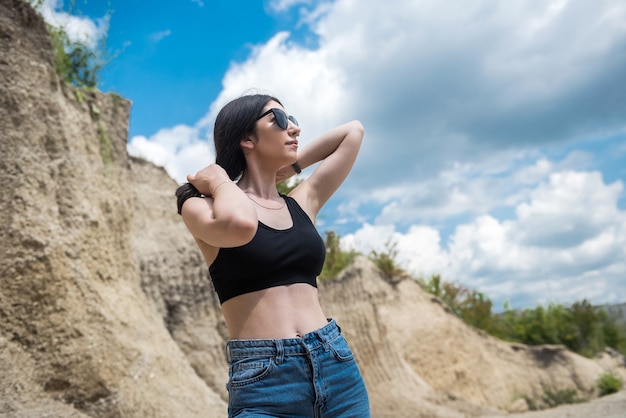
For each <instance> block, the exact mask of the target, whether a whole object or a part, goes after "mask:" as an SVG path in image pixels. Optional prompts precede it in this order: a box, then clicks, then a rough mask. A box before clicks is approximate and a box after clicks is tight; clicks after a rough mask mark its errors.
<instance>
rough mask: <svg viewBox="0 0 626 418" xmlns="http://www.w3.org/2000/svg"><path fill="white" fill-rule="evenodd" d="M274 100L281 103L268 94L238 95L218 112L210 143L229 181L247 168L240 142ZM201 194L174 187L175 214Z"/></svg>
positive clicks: (187, 185)
mask: <svg viewBox="0 0 626 418" xmlns="http://www.w3.org/2000/svg"><path fill="white" fill-rule="evenodd" d="M270 100H273V101H275V102H277V103H279V104H280V105H281V106H282V103H281V102H280V100H278V99H277V98H275V97H272V96H269V95H267V94H252V95H246V96H241V97H239V98H237V99H235V100H233V101H231V102H229V103H227V104H226V105H225V106H224V107H223V108H222V109H221V110H220V111H219V113H218V114H217V117H216V118H215V125H214V127H213V143H214V144H215V163H216V164H218V165H220V166H221V167H222V168H223V169H224V170H226V173H227V174H228V177H230V179H231V180H235V179H237V178H238V177H239V176H241V175H242V174H243V172H244V170H245V169H246V159H245V158H244V155H243V151H242V150H241V146H240V142H241V140H242V139H244V138H245V137H246V136H247V135H249V134H256V121H257V119H258V117H259V115H261V113H262V111H263V108H264V107H265V105H266V104H267V102H269V101H270ZM197 196H202V194H201V193H200V192H199V191H198V190H197V189H196V188H195V187H193V185H192V184H190V183H186V184H183V185H182V186H180V187H178V188H177V189H176V199H177V206H178V214H179V215H180V212H181V210H182V207H183V203H185V201H186V200H187V199H189V198H190V197H197Z"/></svg>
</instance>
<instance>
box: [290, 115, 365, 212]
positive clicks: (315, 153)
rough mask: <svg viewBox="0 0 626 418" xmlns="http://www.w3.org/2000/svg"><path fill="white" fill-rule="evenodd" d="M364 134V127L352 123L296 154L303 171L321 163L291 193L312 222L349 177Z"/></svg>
mask: <svg viewBox="0 0 626 418" xmlns="http://www.w3.org/2000/svg"><path fill="white" fill-rule="evenodd" d="M363 134H364V129H363V125H362V124H361V122H359V121H357V120H354V121H352V122H348V123H345V124H343V125H340V126H338V127H336V128H334V129H331V130H330V131H328V132H326V133H325V134H322V135H321V136H319V137H318V138H316V139H315V140H314V141H313V142H311V143H310V144H309V145H308V146H307V147H305V148H304V149H303V150H302V151H301V152H299V153H298V164H300V167H301V168H303V169H304V168H306V167H309V166H311V165H313V164H315V163H317V162H320V161H321V164H320V165H319V166H318V167H317V168H316V169H315V171H314V172H313V174H311V176H310V177H309V178H307V179H306V180H305V181H304V182H302V183H301V184H299V185H298V186H297V187H296V188H295V189H294V190H293V191H292V193H291V195H292V196H294V197H295V198H296V199H298V200H300V201H301V203H304V204H305V206H306V209H305V210H306V211H307V213H308V214H309V216H311V218H312V219H315V216H316V215H317V213H318V212H319V210H320V209H321V208H322V206H323V205H324V204H325V203H326V202H327V201H328V199H330V197H331V196H332V195H333V193H335V191H336V190H337V189H338V188H339V186H340V185H341V183H343V181H344V180H345V179H346V177H348V174H349V173H350V170H351V169H352V166H353V165H354V162H355V161H356V157H357V155H358V153H359V149H360V148H361V142H362V141H363ZM292 170H293V169H292ZM301 199H303V201H302V200H301ZM305 202H306V203H305Z"/></svg>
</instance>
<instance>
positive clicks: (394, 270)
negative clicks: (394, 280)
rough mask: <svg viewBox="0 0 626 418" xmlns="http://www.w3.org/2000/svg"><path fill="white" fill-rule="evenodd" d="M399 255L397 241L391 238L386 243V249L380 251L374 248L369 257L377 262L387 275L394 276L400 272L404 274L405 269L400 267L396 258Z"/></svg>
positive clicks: (377, 265)
mask: <svg viewBox="0 0 626 418" xmlns="http://www.w3.org/2000/svg"><path fill="white" fill-rule="evenodd" d="M397 256H398V250H397V243H396V242H392V241H391V240H389V241H387V242H386V243H385V250H384V251H381V252H378V251H374V250H372V252H371V253H370V255H369V259H370V260H372V261H373V262H374V264H376V267H378V268H379V269H380V270H381V271H382V272H383V273H384V274H385V275H386V276H387V277H390V278H391V277H394V276H397V275H399V274H404V270H402V269H401V268H400V267H398V263H397V261H396V258H397Z"/></svg>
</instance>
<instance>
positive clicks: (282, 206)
mask: <svg viewBox="0 0 626 418" xmlns="http://www.w3.org/2000/svg"><path fill="white" fill-rule="evenodd" d="M246 196H248V199H250V200H252V201H253V202H254V203H256V204H257V205H259V206H261V207H262V208H264V209H268V210H281V209H282V208H284V207H285V204H286V203H287V202H285V200H284V199H283V204H282V205H280V206H279V207H277V208H270V207H269V206H265V205H262V204H260V203H259V202H257V201H256V200H254V199H253V198H252V197H250V193H246Z"/></svg>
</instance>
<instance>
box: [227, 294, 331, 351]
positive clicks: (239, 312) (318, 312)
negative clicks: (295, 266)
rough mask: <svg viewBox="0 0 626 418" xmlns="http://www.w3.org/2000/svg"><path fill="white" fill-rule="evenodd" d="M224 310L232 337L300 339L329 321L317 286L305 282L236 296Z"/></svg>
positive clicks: (234, 338)
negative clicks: (321, 303) (320, 301)
mask: <svg viewBox="0 0 626 418" xmlns="http://www.w3.org/2000/svg"><path fill="white" fill-rule="evenodd" d="M222 312H223V314H224V319H225V320H226V326H227V327H228V332H229V335H230V338H231V339H233V340H250V339H252V340H257V339H283V338H297V337H301V336H302V335H304V334H306V333H309V332H311V331H315V330H317V329H319V328H321V327H323V326H325V325H326V324H327V323H328V322H327V319H326V316H324V313H323V312H322V308H321V306H320V303H319V298H318V294H317V289H316V288H315V287H313V286H311V285H309V284H305V283H295V284H291V285H287V286H276V287H271V288H269V289H263V290H259V291H256V292H251V293H246V294H243V295H239V296H236V297H234V298H232V299H229V300H227V301H226V302H224V303H223V304H222Z"/></svg>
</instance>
